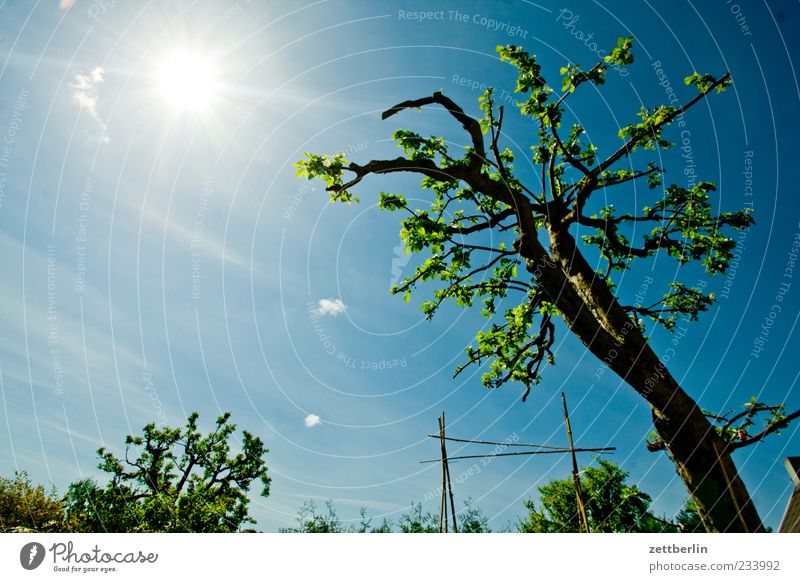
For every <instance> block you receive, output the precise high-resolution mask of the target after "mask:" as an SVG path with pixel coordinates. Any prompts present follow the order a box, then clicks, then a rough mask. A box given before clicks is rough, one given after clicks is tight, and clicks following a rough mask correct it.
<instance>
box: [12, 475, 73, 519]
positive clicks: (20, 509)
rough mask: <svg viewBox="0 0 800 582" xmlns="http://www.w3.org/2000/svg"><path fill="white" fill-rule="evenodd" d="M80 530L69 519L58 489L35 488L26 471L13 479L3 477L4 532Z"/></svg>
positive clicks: (36, 486) (38, 486)
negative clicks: (57, 491)
mask: <svg viewBox="0 0 800 582" xmlns="http://www.w3.org/2000/svg"><path fill="white" fill-rule="evenodd" d="M76 527H77V524H75V523H74V521H73V520H69V519H67V517H66V514H65V512H64V503H63V502H62V501H61V499H60V498H59V497H58V493H56V490H55V487H52V488H51V489H50V490H46V489H45V488H44V487H43V486H42V485H34V484H33V483H32V482H31V478H30V476H29V475H28V473H26V472H25V471H22V472H17V473H15V474H14V478H13V479H6V478H5V477H0V532H5V533H8V532H36V533H47V532H63V531H74V530H75V528H76Z"/></svg>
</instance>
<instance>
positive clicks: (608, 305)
mask: <svg viewBox="0 0 800 582" xmlns="http://www.w3.org/2000/svg"><path fill="white" fill-rule="evenodd" d="M526 214H527V213H526V209H519V210H518V215H519V217H520V224H521V226H522V231H523V235H522V237H521V238H520V240H519V241H518V245H519V252H520V255H521V256H522V257H523V258H524V259H525V260H526V265H527V269H528V271H529V272H530V273H531V274H532V275H533V276H534V277H536V278H537V279H538V281H539V283H540V284H541V286H542V288H543V289H544V291H545V292H546V293H547V295H548V296H549V299H550V301H552V302H553V303H554V304H555V305H556V307H557V308H558V309H559V311H560V312H561V314H562V316H563V318H564V320H565V322H566V323H567V325H568V326H569V327H570V329H571V331H572V332H573V333H575V335H576V336H577V337H578V338H579V339H580V340H581V341H582V342H583V344H584V345H586V347H587V348H588V349H589V351H591V352H592V354H594V355H595V356H597V358H599V359H600V360H602V361H604V362H606V363H607V364H608V366H609V367H610V368H611V369H612V370H613V371H614V372H615V373H616V374H618V375H619V376H620V378H622V379H623V380H625V382H627V383H628V384H629V385H630V386H631V387H632V388H633V389H634V390H636V392H638V393H639V395H641V396H642V397H643V398H644V399H645V400H647V402H648V403H649V404H650V407H651V408H652V412H653V422H654V424H655V428H656V430H657V431H658V433H659V435H660V436H661V438H662V439H663V440H664V442H665V443H666V450H667V452H668V454H669V455H670V457H671V458H672V460H673V462H674V463H675V466H676V468H677V472H678V474H679V475H680V477H681V479H683V482H684V483H685V485H686V488H687V489H688V490H689V493H690V495H691V496H692V499H693V500H694V503H695V505H696V507H697V511H698V513H699V514H700V517H701V519H702V520H703V524H704V525H705V527H706V529H707V530H709V531H719V532H762V531H764V526H763V524H762V523H761V519H760V518H759V516H758V512H757V511H756V509H755V507H754V505H753V503H752V501H751V499H750V495H749V493H748V492H747V488H746V487H745V485H744V483H743V482H742V480H741V478H740V477H739V474H738V471H737V470H736V466H735V465H734V463H733V460H732V459H731V456H730V451H729V450H726V447H725V444H724V442H723V441H722V439H721V438H720V437H719V435H718V434H717V433H716V431H715V430H714V427H713V426H712V425H711V423H710V422H709V421H708V419H707V418H706V417H705V415H704V414H703V413H702V411H701V410H700V409H699V407H698V406H697V404H696V403H695V401H694V400H693V399H692V398H691V397H690V396H689V395H688V394H687V393H686V392H684V390H683V389H682V388H681V387H680V386H679V385H678V383H677V382H676V381H675V379H674V378H673V377H672V375H671V374H670V372H669V370H668V369H667V368H666V367H665V366H664V364H663V362H661V360H660V359H659V358H658V356H656V354H655V353H654V352H653V350H652V349H651V348H650V346H649V345H648V343H647V340H646V338H645V337H644V336H643V335H642V333H641V332H640V331H639V329H638V327H637V326H636V325H635V324H634V323H633V322H632V321H631V319H630V318H629V317H628V314H627V313H626V312H625V311H624V310H623V309H622V308H621V307H620V306H619V303H618V302H617V300H616V298H615V297H614V295H613V294H612V293H611V291H610V290H609V288H608V287H607V285H606V284H605V282H603V281H602V280H600V279H599V278H598V276H597V275H596V273H595V272H594V270H593V269H592V268H591V267H590V266H589V264H588V263H587V262H586V260H585V259H584V258H583V256H582V255H581V253H580V252H579V251H578V249H577V247H576V245H575V240H574V238H573V237H572V235H571V234H569V232H567V230H566V228H564V229H557V228H554V229H553V230H551V231H550V253H549V254H548V253H547V252H546V251H545V249H544V247H543V246H542V245H541V243H540V242H539V240H538V239H537V237H536V235H535V232H536V231H535V229H531V230H528V229H526V228H525V218H524V217H525V215H526ZM554 222H557V221H554ZM526 232H527V233H533V234H526Z"/></svg>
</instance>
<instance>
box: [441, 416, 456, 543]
mask: <svg viewBox="0 0 800 582" xmlns="http://www.w3.org/2000/svg"><path fill="white" fill-rule="evenodd" d="M444 431H445V424H444V411H442V454H443V455H444V471H445V474H446V475H447V490H448V491H449V492H450V513H452V515H453V533H458V520H457V519H456V502H455V500H454V499H453V484H452V482H451V481H450V465H448V464H447V450H446V449H445V445H444V439H445V436H444Z"/></svg>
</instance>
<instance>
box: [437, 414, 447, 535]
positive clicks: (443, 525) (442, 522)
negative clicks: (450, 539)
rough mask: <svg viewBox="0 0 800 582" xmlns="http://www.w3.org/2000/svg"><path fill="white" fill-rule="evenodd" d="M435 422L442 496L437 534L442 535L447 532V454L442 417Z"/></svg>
mask: <svg viewBox="0 0 800 582" xmlns="http://www.w3.org/2000/svg"><path fill="white" fill-rule="evenodd" d="M437 420H438V421H439V445H440V447H441V450H442V461H441V462H442V496H441V500H440V502H439V533H443V532H446V531H447V493H446V491H447V484H446V473H445V459H446V458H447V456H446V455H447V454H446V452H445V448H444V429H443V427H442V417H441V416H440V417H439V418H438V419H437Z"/></svg>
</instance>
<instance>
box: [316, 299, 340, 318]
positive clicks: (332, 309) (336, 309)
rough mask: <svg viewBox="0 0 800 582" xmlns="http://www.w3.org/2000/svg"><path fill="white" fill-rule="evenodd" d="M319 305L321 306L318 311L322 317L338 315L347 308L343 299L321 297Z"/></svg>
mask: <svg viewBox="0 0 800 582" xmlns="http://www.w3.org/2000/svg"><path fill="white" fill-rule="evenodd" d="M317 305H319V307H318V308H317V310H316V312H317V315H319V316H320V317H325V316H326V315H333V316H334V317H336V316H337V315H339V314H340V313H344V310H345V309H346V308H347V306H346V305H345V304H344V303H343V302H342V300H341V299H320V300H319V301H318V302H317Z"/></svg>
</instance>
